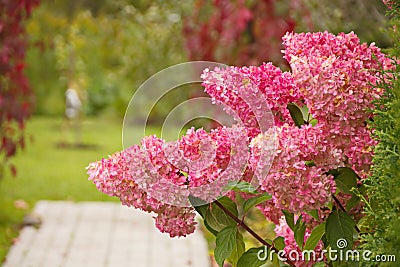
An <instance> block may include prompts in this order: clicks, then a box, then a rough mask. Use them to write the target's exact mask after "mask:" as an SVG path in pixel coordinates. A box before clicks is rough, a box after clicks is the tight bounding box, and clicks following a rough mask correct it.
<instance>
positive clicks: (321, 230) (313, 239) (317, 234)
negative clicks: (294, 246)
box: [304, 222, 325, 250]
mask: <svg viewBox="0 0 400 267" xmlns="http://www.w3.org/2000/svg"><path fill="white" fill-rule="evenodd" d="M324 234H325V222H324V223H321V224H320V225H317V226H316V227H315V228H314V229H313V230H312V231H311V234H310V236H309V237H308V238H307V241H306V244H305V245H304V250H314V248H315V247H316V246H317V244H318V242H319V241H320V240H321V238H322V236H323V235H324Z"/></svg>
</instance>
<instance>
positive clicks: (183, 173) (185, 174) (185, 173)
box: [179, 170, 189, 177]
mask: <svg viewBox="0 0 400 267" xmlns="http://www.w3.org/2000/svg"><path fill="white" fill-rule="evenodd" d="M179 172H180V173H181V174H182V175H183V176H185V177H188V176H189V174H188V173H187V172H185V171H182V170H179Z"/></svg>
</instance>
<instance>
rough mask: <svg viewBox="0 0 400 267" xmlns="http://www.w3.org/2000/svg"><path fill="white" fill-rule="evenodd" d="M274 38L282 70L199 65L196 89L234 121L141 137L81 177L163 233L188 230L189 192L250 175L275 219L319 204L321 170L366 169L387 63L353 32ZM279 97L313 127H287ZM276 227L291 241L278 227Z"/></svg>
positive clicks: (326, 188) (211, 191) (325, 198)
mask: <svg viewBox="0 0 400 267" xmlns="http://www.w3.org/2000/svg"><path fill="white" fill-rule="evenodd" d="M283 42H284V45H285V51H284V53H285V58H286V59H287V60H288V62H289V64H290V67H291V72H282V71H281V70H280V69H279V68H277V67H275V66H273V65H272V64H271V63H267V64H263V65H261V66H259V67H255V66H250V67H228V68H225V69H219V68H216V69H215V70H208V69H206V70H205V71H204V72H203V75H202V79H203V85H204V87H205V91H206V92H207V93H208V94H209V95H210V96H211V98H212V100H213V103H216V104H220V105H223V107H224V109H225V110H226V111H227V113H229V114H231V115H232V116H233V117H235V119H236V120H237V121H238V125H234V126H233V127H232V128H225V127H220V128H218V129H215V130H213V131H211V132H210V133H207V132H206V131H205V130H203V129H198V130H194V129H190V130H189V131H188V132H187V133H186V135H185V136H183V137H182V138H181V139H180V140H178V141H176V142H169V143H167V142H165V141H164V140H162V139H160V138H157V137H155V136H150V137H145V138H144V139H143V140H142V143H141V146H133V147H130V148H128V149H127V150H125V151H122V152H119V153H116V154H114V155H112V156H111V157H109V158H108V159H103V160H102V161H99V162H95V163H91V164H90V165H89V167H88V174H89V179H90V180H92V181H93V182H94V183H95V184H96V186H97V187H98V189H99V190H100V191H102V192H104V193H106V194H109V195H112V196H117V197H119V198H120V200H121V202H122V203H123V204H124V205H128V206H132V207H135V208H139V209H142V210H144V211H147V212H154V213H155V214H156V226H157V228H158V229H160V230H161V231H163V232H168V233H169V234H170V235H171V236H185V235H186V234H189V233H191V232H193V231H194V225H195V221H194V210H193V208H191V207H190V203H188V196H189V195H192V196H196V197H199V198H202V199H203V200H206V201H212V200H213V197H215V196H216V195H219V194H221V193H222V187H223V186H224V185H226V184H227V183H228V182H229V181H237V180H239V179H244V180H246V181H251V180H252V179H253V178H256V179H255V180H256V182H257V184H258V185H260V190H262V191H265V192H268V193H269V194H271V195H272V199H271V200H269V201H267V202H265V203H262V204H260V205H259V208H260V209H261V210H262V211H263V213H264V214H265V216H266V217H267V218H269V219H270V220H272V221H274V222H275V223H277V224H278V223H279V218H280V216H281V210H282V209H284V210H288V211H290V212H293V213H295V214H301V213H304V212H305V211H311V210H315V209H320V208H321V207H323V206H325V205H326V204H327V203H328V202H330V201H331V194H332V193H334V192H335V190H336V186H335V182H334V180H333V177H332V176H331V175H327V174H326V172H327V171H328V170H330V169H336V168H338V167H342V166H350V167H352V168H353V169H354V170H356V172H357V173H358V174H359V175H360V176H361V177H364V176H366V175H367V174H368V171H369V168H370V166H371V163H372V162H371V158H372V147H373V146H374V145H375V144H376V142H375V141H374V140H373V139H372V138H371V129H368V128H366V123H367V121H368V120H369V119H370V118H371V112H369V109H371V108H373V107H374V105H373V101H374V100H375V99H377V98H379V97H380V96H381V95H382V94H383V90H382V89H381V88H379V87H377V86H376V85H377V84H378V83H379V81H380V76H379V70H381V69H382V68H383V69H389V68H391V67H392V66H391V63H390V60H389V59H387V58H386V57H385V56H384V55H383V54H382V53H381V52H380V50H379V48H377V47H376V46H375V45H374V44H371V45H369V46H368V45H366V44H360V41H359V39H358V38H357V36H356V35H355V34H354V33H349V34H339V35H338V36H335V35H332V34H329V33H327V32H324V33H307V34H294V33H288V34H286V35H285V36H284V37H283ZM289 103H294V104H296V105H297V106H299V107H302V106H304V105H306V106H307V107H308V110H309V112H310V117H312V118H315V119H316V120H317V121H318V122H317V124H316V125H315V126H313V125H311V123H309V121H307V122H306V123H305V124H303V125H302V126H301V127H298V126H296V125H295V123H294V121H293V119H292V118H291V114H290V112H289V110H288V108H287V106H288V104H289ZM253 174H254V177H250V176H251V175H253ZM253 181H254V179H253ZM177 203H179V204H180V205H178V204H177ZM308 219H309V222H308V223H309V224H313V223H315V222H312V219H311V218H308ZM307 231H308V230H307ZM277 233H278V234H280V235H283V236H287V237H288V240H289V241H287V242H288V243H287V244H294V243H293V242H291V241H290V240H291V239H290V237H289V236H290V231H288V230H287V227H286V226H284V225H283V224H280V226H278V227H277ZM308 234H309V233H308ZM308 234H306V237H307V236H308ZM291 235H293V234H291ZM292 239H293V238H292ZM288 247H290V246H288Z"/></svg>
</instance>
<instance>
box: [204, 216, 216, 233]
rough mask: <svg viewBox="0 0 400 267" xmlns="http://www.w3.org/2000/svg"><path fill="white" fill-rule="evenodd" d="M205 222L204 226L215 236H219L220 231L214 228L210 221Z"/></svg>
mask: <svg viewBox="0 0 400 267" xmlns="http://www.w3.org/2000/svg"><path fill="white" fill-rule="evenodd" d="M203 222H204V226H205V227H206V228H207V230H208V231H210V233H212V234H213V235H214V236H217V234H218V231H216V230H214V229H213V228H212V227H211V226H210V225H209V224H208V223H207V221H206V220H203Z"/></svg>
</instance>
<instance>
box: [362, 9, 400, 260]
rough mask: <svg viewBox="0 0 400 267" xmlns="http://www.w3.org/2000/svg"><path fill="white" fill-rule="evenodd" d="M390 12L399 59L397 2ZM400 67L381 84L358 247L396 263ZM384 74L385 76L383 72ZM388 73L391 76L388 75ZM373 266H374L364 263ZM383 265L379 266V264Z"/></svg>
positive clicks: (399, 252) (395, 53)
mask: <svg viewBox="0 0 400 267" xmlns="http://www.w3.org/2000/svg"><path fill="white" fill-rule="evenodd" d="M393 3H394V5H393V8H392V10H391V17H392V26H395V25H397V26H396V27H397V28H394V31H393V32H392V38H393V40H394V48H393V49H392V50H391V54H392V55H393V56H394V57H400V33H399V27H400V3H399V2H398V1H393ZM399 71H400V65H399V64H398V62H397V64H396V70H395V72H394V73H393V76H392V79H390V80H388V82H387V83H385V84H382V86H383V87H384V88H385V89H386V91H387V93H386V97H385V98H384V99H382V101H380V102H379V103H377V110H376V117H375V118H374V122H373V123H372V127H374V128H375V136H376V138H377V139H378V140H379V141H380V143H379V145H378V146H377V147H376V148H375V153H376V154H375V157H374V168H373V175H372V176H371V177H370V178H369V179H368V180H367V181H366V182H365V185H366V187H367V196H368V201H367V203H366V218H365V220H364V225H363V227H364V228H365V229H367V230H368V231H369V232H368V234H365V235H362V242H363V244H362V248H364V249H369V250H371V251H372V252H373V253H374V254H375V255H376V254H395V255H396V260H397V263H387V265H385V266H398V264H399V261H400V249H399V248H400V138H399V137H400V112H399V111H400V80H399ZM386 74H388V73H386ZM389 74H391V73H389ZM366 264H369V265H371V266H375V265H376V264H375V263H371V262H369V263H366ZM381 266H383V264H382V265H381Z"/></svg>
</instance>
